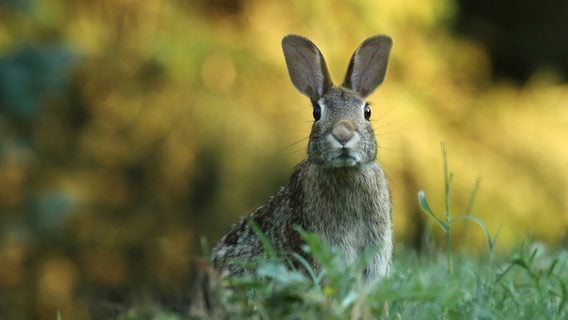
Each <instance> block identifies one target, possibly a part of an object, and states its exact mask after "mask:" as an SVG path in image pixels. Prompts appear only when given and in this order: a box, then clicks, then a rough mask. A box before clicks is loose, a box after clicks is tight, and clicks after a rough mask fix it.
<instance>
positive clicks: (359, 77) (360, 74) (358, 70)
mask: <svg viewBox="0 0 568 320" xmlns="http://www.w3.org/2000/svg"><path fill="white" fill-rule="evenodd" d="M391 47H392V39H391V38H390V37H388V36H384V35H378V36H374V37H371V38H369V39H367V40H365V41H363V43H361V45H360V46H359V48H357V50H355V53H353V56H352V57H351V62H350V63H349V67H348V68H347V74H346V75H345V80H344V81H343V86H344V87H346V88H348V89H351V90H353V91H355V92H357V93H359V94H360V95H361V96H362V97H363V98H364V97H366V96H368V95H370V94H371V93H372V92H373V91H374V90H375V89H376V88H377V87H378V86H379V85H380V84H381V83H383V80H384V79H385V74H386V72H387V64H388V61H389V53H390V49H391Z"/></svg>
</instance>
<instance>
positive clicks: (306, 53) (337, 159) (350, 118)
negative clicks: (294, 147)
mask: <svg viewBox="0 0 568 320" xmlns="http://www.w3.org/2000/svg"><path fill="white" fill-rule="evenodd" d="M391 47H392V39H391V38H390V37H388V36H385V35H377V36H373V37H370V38H368V39H366V40H365V41H363V43H362V44H361V45H360V46H359V48H357V50H355V52H354V53H353V55H352V57H351V61H350V63H349V66H348V69H347V74H346V76H345V80H344V81H343V84H342V85H341V86H335V85H333V83H332V80H331V77H330V75H329V72H328V69H327V66H326V63H325V60H324V57H323V56H322V54H321V52H320V50H319V49H318V48H317V47H316V45H315V44H314V43H312V42H311V41H310V40H308V39H307V38H304V37H302V36H299V35H294V34H290V35H287V36H285V37H284V38H283V40H282V48H283V51H284V57H285V60H286V65H287V67H288V73H289V76H290V79H291V81H292V83H293V85H294V86H295V87H296V89H297V90H298V91H300V93H302V94H304V95H306V96H307V97H308V98H309V99H310V101H311V104H312V106H313V117H314V122H313V125H312V129H311V133H310V136H309V142H308V148H307V159H306V160H304V161H302V162H300V163H299V164H298V165H297V166H296V167H295V168H294V171H293V173H292V175H291V177H290V179H289V181H288V184H287V185H286V186H284V187H282V188H281V189H280V190H279V192H277V193H276V194H275V195H274V196H272V197H271V198H270V199H269V200H268V202H267V203H266V204H265V205H263V206H261V207H259V208H258V209H256V211H254V212H253V213H252V214H250V215H249V216H248V217H246V218H243V219H241V221H240V222H239V223H237V224H235V225H234V226H233V227H232V229H231V230H230V231H229V233H227V234H226V235H225V236H223V238H222V239H221V240H220V241H219V243H218V244H217V246H216V247H215V248H214V249H213V251H212V258H213V264H214V266H215V268H216V269H217V270H219V271H220V272H221V274H222V275H223V276H226V275H238V274H242V273H243V272H244V270H243V267H242V262H243V261H251V260H252V259H253V258H255V257H257V256H259V255H262V254H263V245H262V243H261V240H260V239H259V236H258V234H259V233H258V232H255V230H254V229H255V228H254V226H253V224H251V221H252V222H254V224H255V225H256V226H258V228H259V229H260V231H262V233H263V234H264V236H265V237H266V239H267V240H268V241H269V242H270V244H271V246H272V247H273V248H274V249H275V250H276V251H278V252H288V253H291V252H295V253H298V254H302V255H305V253H304V252H303V250H302V241H301V238H300V236H299V234H298V231H297V227H300V228H301V229H303V230H306V231H308V232H311V233H315V234H316V235H317V236H319V238H320V239H321V240H322V241H325V243H327V244H328V245H329V246H330V247H337V248H338V249H339V250H340V251H341V252H342V253H343V255H344V256H345V258H346V259H347V262H348V263H351V262H353V261H354V260H355V259H356V258H357V257H358V256H359V255H360V254H361V253H362V252H363V250H365V248H367V247H369V246H370V245H378V246H380V250H379V251H378V253H377V254H376V255H375V256H374V257H372V259H370V263H369V265H368V266H367V267H366V269H365V270H364V272H363V275H362V276H363V277H364V278H365V279H366V280H367V281H373V280H375V279H380V278H382V277H384V276H386V275H387V274H388V273H389V268H390V266H391V259H392V250H393V227H392V204H391V196H390V190H389V186H388V183H387V179H386V177H385V173H384V171H383V169H382V167H381V166H380V164H379V163H378V162H377V161H376V155H377V142H376V140H375V136H374V132H373V129H372V128H371V123H370V122H369V119H370V116H371V108H370V106H369V103H368V102H366V101H365V97H367V96H368V95H369V94H371V93H372V92H373V91H374V90H375V89H376V88H377V87H378V86H379V85H380V84H381V83H382V82H383V80H384V77H385V74H386V70H387V63H388V58H389V53H390V49H391ZM249 220H250V221H249ZM239 261H240V263H239ZM308 261H310V262H311V263H312V265H313V267H314V268H316V269H317V268H318V266H317V265H316V263H315V262H314V261H313V259H309V260H308Z"/></svg>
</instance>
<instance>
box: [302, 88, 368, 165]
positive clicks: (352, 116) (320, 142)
mask: <svg viewBox="0 0 568 320" xmlns="http://www.w3.org/2000/svg"><path fill="white" fill-rule="evenodd" d="M369 117H370V109H369V106H368V104H367V102H366V101H365V100H364V99H363V98H361V96H360V95H359V94H357V93H355V92H353V91H351V90H348V89H345V88H341V87H333V88H331V89H330V90H328V92H327V93H326V94H325V95H324V96H323V97H322V98H320V99H319V100H318V101H317V102H316V103H315V104H314V118H315V122H314V124H313V126H312V132H311V134H310V141H309V144H308V159H309V160H310V161H312V162H314V163H317V164H319V165H322V166H325V167H330V168H340V167H353V166H357V165H359V164H364V163H368V162H372V161H374V160H375V157H376V154H377V144H376V140H375V135H374V132H373V129H372V127H371V125H370V123H369Z"/></svg>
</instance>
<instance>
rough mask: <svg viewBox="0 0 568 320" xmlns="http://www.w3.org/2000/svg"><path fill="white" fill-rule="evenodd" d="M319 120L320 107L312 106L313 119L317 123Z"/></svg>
mask: <svg viewBox="0 0 568 320" xmlns="http://www.w3.org/2000/svg"><path fill="white" fill-rule="evenodd" d="M320 118H321V107H320V106H314V119H315V120H316V121H318V120H319V119H320Z"/></svg>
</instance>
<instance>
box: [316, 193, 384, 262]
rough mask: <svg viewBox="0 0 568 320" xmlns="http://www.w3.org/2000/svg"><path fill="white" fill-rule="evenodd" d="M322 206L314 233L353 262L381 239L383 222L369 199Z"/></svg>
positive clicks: (343, 200)
mask: <svg viewBox="0 0 568 320" xmlns="http://www.w3.org/2000/svg"><path fill="white" fill-rule="evenodd" d="M336 200H337V201H329V202H327V203H325V205H324V204H322V203H320V207H319V208H318V209H319V210H318V209H315V208H314V209H315V211H319V213H320V214H318V218H316V219H314V220H312V226H313V229H314V230H313V231H314V232H316V233H317V234H318V235H319V236H320V237H321V238H322V239H323V240H324V241H326V242H327V243H328V244H329V245H330V246H332V247H336V248H338V249H340V250H341V251H342V252H343V254H344V255H345V258H346V259H347V260H348V261H349V262H352V261H354V260H355V259H356V257H357V256H358V255H359V254H360V253H361V251H363V250H364V249H365V248H366V247H367V246H369V244H370V243H372V242H374V240H376V239H378V237H379V234H380V221H379V219H378V218H379V216H380V212H378V210H377V207H376V206H374V205H373V204H372V203H369V202H368V201H365V199H357V197H353V196H351V197H338V198H336Z"/></svg>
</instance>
